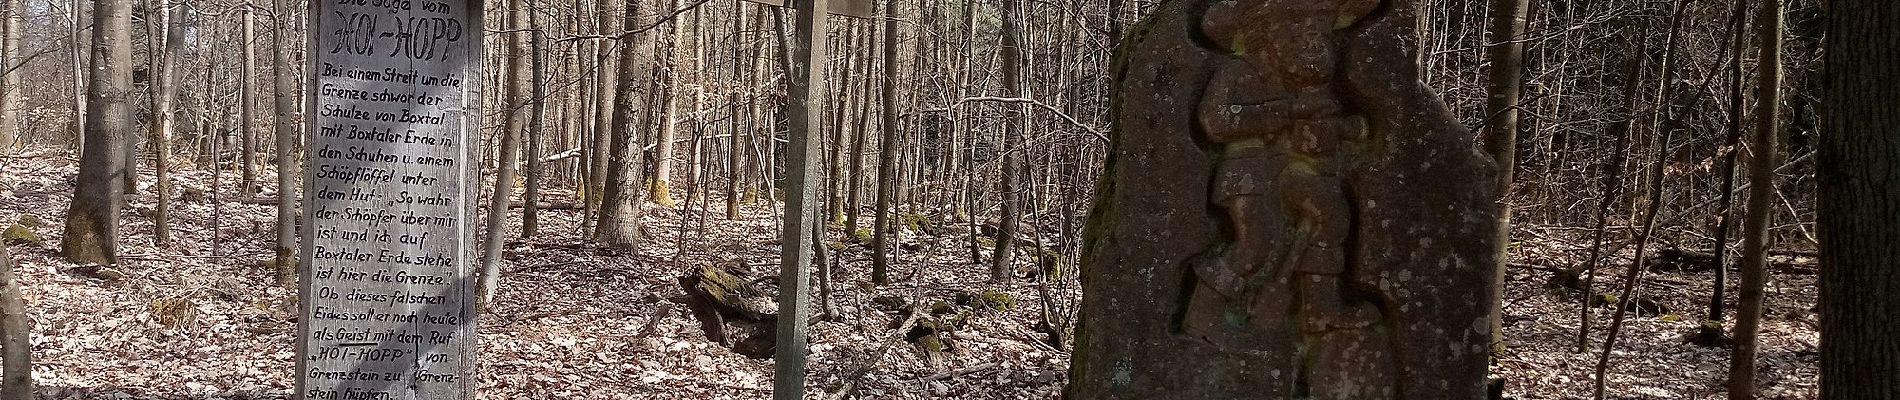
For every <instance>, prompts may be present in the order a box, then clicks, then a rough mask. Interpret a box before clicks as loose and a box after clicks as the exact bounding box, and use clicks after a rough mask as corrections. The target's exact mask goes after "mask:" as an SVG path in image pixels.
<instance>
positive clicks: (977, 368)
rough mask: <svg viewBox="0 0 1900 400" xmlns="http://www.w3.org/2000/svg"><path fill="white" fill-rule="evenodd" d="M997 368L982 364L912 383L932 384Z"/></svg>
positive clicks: (940, 373) (919, 379)
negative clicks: (940, 380) (936, 381)
mask: <svg viewBox="0 0 1900 400" xmlns="http://www.w3.org/2000/svg"><path fill="white" fill-rule="evenodd" d="M995 367H996V363H982V364H977V365H972V366H968V367H963V368H962V369H955V370H950V371H944V372H939V373H937V374H935V375H931V376H926V377H922V378H917V379H915V380H912V381H911V382H912V383H923V382H930V381H935V380H939V379H944V378H949V377H955V376H963V375H969V374H972V373H976V372H978V371H982V370H986V369H990V368H995Z"/></svg>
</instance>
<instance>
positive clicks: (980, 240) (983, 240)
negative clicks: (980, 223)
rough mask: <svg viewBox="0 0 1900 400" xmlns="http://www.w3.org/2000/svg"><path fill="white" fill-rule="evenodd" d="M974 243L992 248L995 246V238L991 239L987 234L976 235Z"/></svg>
mask: <svg viewBox="0 0 1900 400" xmlns="http://www.w3.org/2000/svg"><path fill="white" fill-rule="evenodd" d="M976 245H977V246H981V247H983V248H985V249H994V248H996V239H991V238H989V237H987V236H977V237H976Z"/></svg>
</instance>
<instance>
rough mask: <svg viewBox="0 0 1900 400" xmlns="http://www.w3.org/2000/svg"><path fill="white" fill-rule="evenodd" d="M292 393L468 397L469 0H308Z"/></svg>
mask: <svg viewBox="0 0 1900 400" xmlns="http://www.w3.org/2000/svg"><path fill="white" fill-rule="evenodd" d="M310 4H311V9H310V12H309V15H310V19H311V20H310V22H309V23H310V32H311V35H313V37H312V38H311V40H310V42H309V43H310V48H309V49H307V51H308V53H307V54H310V62H309V64H308V65H307V70H308V71H309V73H310V74H311V76H309V83H310V85H309V86H308V87H309V90H308V91H307V94H306V96H307V97H305V104H306V105H307V108H306V113H307V114H306V116H307V119H306V121H307V122H306V124H307V125H306V128H307V130H306V132H307V134H308V135H309V136H308V138H307V139H308V140H307V144H306V145H305V150H304V158H305V160H306V162H305V166H304V168H305V169H304V187H303V190H304V221H305V222H304V224H303V238H304V242H303V258H302V259H301V264H302V269H301V271H302V272H301V274H300V277H301V278H302V280H301V285H300V286H299V288H298V296H299V298H300V299H301V307H300V308H301V312H302V317H301V319H300V320H299V322H300V323H299V324H298V332H297V333H298V336H297V371H296V374H295V375H296V376H297V378H296V379H297V392H296V394H295V395H294V396H295V397H297V398H303V399H468V398H472V394H473V389H474V387H475V382H474V375H473V372H474V367H475V357H474V355H473V354H472V352H471V350H473V349H474V348H475V308H474V301H475V300H474V299H475V297H474V294H475V284H474V282H475V280H474V276H473V275H472V273H471V268H470V261H471V260H472V259H474V252H473V251H474V246H472V245H473V244H474V243H475V241H474V236H473V234H472V233H473V231H474V230H473V228H474V225H473V221H474V219H473V218H471V217H470V216H471V211H472V210H473V209H474V206H473V204H474V200H475V192H476V186H475V184H474V183H475V182H477V181H478V178H479V175H478V171H477V170H476V169H475V168H476V167H477V164H478V162H477V161H478V160H479V158H477V155H476V152H475V151H476V147H477V146H476V143H477V142H478V140H479V139H480V136H479V135H478V134H477V133H476V130H477V129H478V127H480V126H481V124H480V123H479V120H478V119H479V116H480V112H479V110H480V98H481V95H480V90H479V87H480V85H481V82H482V71H481V51H482V46H481V42H482V32H481V27H482V20H481V11H482V2H481V1H480V0H400V1H387V2H385V1H372V0H316V1H312V2H311V3H310Z"/></svg>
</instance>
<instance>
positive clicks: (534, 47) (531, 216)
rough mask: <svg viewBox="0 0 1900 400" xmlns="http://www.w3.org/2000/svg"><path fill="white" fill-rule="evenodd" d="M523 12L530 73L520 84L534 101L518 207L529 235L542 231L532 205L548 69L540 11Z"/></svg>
mask: <svg viewBox="0 0 1900 400" xmlns="http://www.w3.org/2000/svg"><path fill="white" fill-rule="evenodd" d="M524 13H526V14H528V32H525V33H517V35H528V53H527V57H529V58H530V60H529V65H530V66H529V70H530V73H529V75H528V79H529V80H528V81H526V82H523V83H522V84H524V85H528V86H529V87H530V88H533V90H532V92H531V93H530V94H529V96H531V100H532V101H533V102H534V104H533V106H531V107H529V109H528V131H527V140H528V143H527V148H526V149H523V150H522V151H523V153H524V154H527V157H528V165H527V168H528V171H527V173H526V175H527V183H526V185H527V186H526V187H524V188H522V192H521V202H522V204H524V206H522V207H521V237H523V238H531V237H534V234H535V232H536V231H539V230H541V212H540V208H538V207H535V204H537V202H539V201H541V179H542V174H543V173H544V172H545V171H542V163H543V162H542V161H541V152H542V150H541V145H542V143H543V141H545V140H547V134H546V132H547V118H546V117H547V106H548V90H547V89H548V87H547V85H548V81H547V76H548V71H547V65H546V63H544V62H542V59H543V55H542V52H544V51H546V50H547V49H546V48H545V47H543V46H542V45H541V31H542V26H541V13H538V12H532V11H525V12H524ZM517 47H519V46H517ZM517 80H520V79H517Z"/></svg>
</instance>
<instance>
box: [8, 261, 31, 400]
mask: <svg viewBox="0 0 1900 400" xmlns="http://www.w3.org/2000/svg"><path fill="white" fill-rule="evenodd" d="M20 297H21V294H20V279H19V277H18V276H15V275H14V274H13V255H12V254H8V253H7V246H6V244H4V243H0V353H3V354H0V369H4V370H6V374H5V375H4V376H0V400H31V399H32V398H33V342H32V340H31V337H30V336H29V335H31V334H32V330H31V329H29V328H28V327H27V319H28V318H30V317H29V316H27V315H26V301H25V300H24V299H21V298H20Z"/></svg>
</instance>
